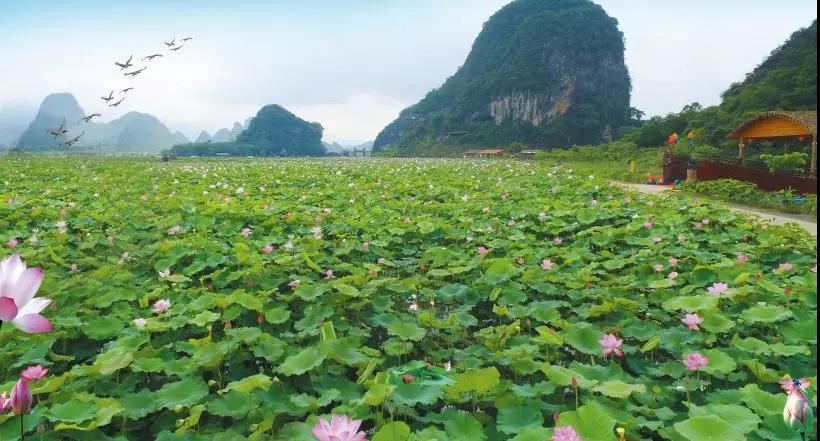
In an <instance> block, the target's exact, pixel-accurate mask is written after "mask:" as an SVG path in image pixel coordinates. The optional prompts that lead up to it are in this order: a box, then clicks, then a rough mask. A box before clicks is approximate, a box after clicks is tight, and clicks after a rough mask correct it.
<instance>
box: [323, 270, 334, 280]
mask: <svg viewBox="0 0 820 441" xmlns="http://www.w3.org/2000/svg"><path fill="white" fill-rule="evenodd" d="M332 278H333V270H332V269H327V270H325V279H332Z"/></svg>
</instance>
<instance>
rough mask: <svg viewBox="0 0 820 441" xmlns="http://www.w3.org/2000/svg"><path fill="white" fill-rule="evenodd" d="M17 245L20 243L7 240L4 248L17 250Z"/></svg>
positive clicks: (15, 240)
mask: <svg viewBox="0 0 820 441" xmlns="http://www.w3.org/2000/svg"><path fill="white" fill-rule="evenodd" d="M19 244H20V242H19V241H17V239H9V240H7V241H6V247H7V248H17V245H19Z"/></svg>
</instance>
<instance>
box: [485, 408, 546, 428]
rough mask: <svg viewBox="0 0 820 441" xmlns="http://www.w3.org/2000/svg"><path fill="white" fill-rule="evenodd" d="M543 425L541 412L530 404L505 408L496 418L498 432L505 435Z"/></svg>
mask: <svg viewBox="0 0 820 441" xmlns="http://www.w3.org/2000/svg"><path fill="white" fill-rule="evenodd" d="M543 424H544V417H543V415H541V410H540V409H539V407H538V406H537V405H532V404H521V405H515V406H510V407H505V408H503V409H501V410H499V411H498V417H497V418H496V425H497V427H498V430H499V431H501V432H504V433H507V434H515V433H518V432H520V431H521V430H522V429H525V428H529V427H541V426H542V425H543Z"/></svg>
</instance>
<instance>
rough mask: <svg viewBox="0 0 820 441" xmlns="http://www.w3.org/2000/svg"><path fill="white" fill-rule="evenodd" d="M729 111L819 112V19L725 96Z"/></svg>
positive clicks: (794, 36) (777, 50) (793, 36)
mask: <svg viewBox="0 0 820 441" xmlns="http://www.w3.org/2000/svg"><path fill="white" fill-rule="evenodd" d="M720 107H721V109H723V110H724V111H727V112H764V111H769V110H816V109H817V20H814V22H812V24H811V25H810V26H809V27H807V28H804V29H800V30H798V31H797V32H795V33H793V34H792V35H791V37H789V39H788V40H787V41H786V42H785V43H784V44H783V45H782V46H780V47H778V48H777V49H775V50H774V51H772V53H771V54H770V55H769V56H768V57H767V58H766V59H765V60H764V61H763V62H762V63H761V64H760V65H759V66H757V68H755V69H754V70H753V71H752V72H751V73H749V74H748V75H746V78H745V79H744V80H743V81H742V82H739V83H734V84H732V85H731V86H730V87H729V89H728V90H727V91H726V92H724V93H723V101H722V103H721V104H720Z"/></svg>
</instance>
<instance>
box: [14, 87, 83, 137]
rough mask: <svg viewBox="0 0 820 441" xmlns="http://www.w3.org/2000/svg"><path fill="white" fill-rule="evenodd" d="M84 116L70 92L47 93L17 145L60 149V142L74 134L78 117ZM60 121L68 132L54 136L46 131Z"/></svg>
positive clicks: (57, 124)
mask: <svg viewBox="0 0 820 441" xmlns="http://www.w3.org/2000/svg"><path fill="white" fill-rule="evenodd" d="M84 116H85V112H83V109H82V108H81V107H80V104H79V103H78V102H77V99H76V98H74V95H72V94H70V93H66V92H63V93H54V94H51V95H48V96H47V97H45V98H44V99H43V102H42V103H41V104H40V107H39V110H38V111H37V115H36V116H35V117H34V120H33V121H31V123H29V125H28V128H27V129H26V131H25V132H23V134H22V135H20V140H19V141H18V142H17V146H18V147H20V148H21V149H24V150H34V151H37V150H62V149H63V147H62V145H61V144H62V143H63V142H65V141H66V140H67V139H68V136H75V135H77V134H79V133H80V132H77V133H74V128H75V127H76V126H77V122H78V121H79V120H80V118H82V117H84ZM62 121H65V127H66V129H68V130H69V133H67V134H64V135H61V136H58V137H56V138H55V137H54V136H52V135H50V134H49V133H48V131H49V130H51V129H54V128H56V127H57V126H59V125H60V123H61V122H62Z"/></svg>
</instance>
